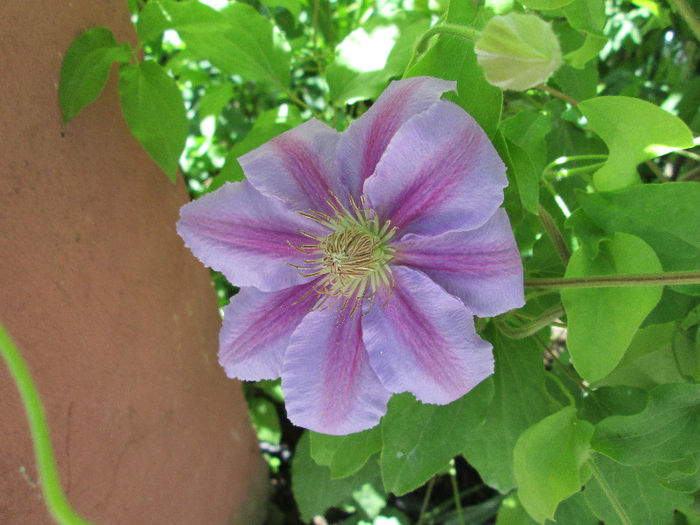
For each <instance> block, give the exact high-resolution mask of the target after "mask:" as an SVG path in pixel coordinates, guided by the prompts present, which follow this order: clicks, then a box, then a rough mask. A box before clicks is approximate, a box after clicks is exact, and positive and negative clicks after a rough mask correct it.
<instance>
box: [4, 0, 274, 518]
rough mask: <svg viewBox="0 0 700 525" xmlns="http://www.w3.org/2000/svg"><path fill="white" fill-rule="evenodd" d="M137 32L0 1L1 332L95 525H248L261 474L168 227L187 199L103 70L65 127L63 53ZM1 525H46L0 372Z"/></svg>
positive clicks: (51, 7)
mask: <svg viewBox="0 0 700 525" xmlns="http://www.w3.org/2000/svg"><path fill="white" fill-rule="evenodd" d="M95 25H102V26H106V27H109V28H111V29H113V30H114V31H115V34H116V36H117V39H118V40H121V41H123V40H125V39H131V40H132V41H133V39H134V37H135V35H134V32H133V28H132V27H131V23H130V22H129V13H128V10H127V2H126V1H125V0H116V1H114V2H95V1H94V0H73V1H72V2H41V1H39V0H28V1H25V2H3V3H2V6H1V7H0V48H1V49H2V50H3V52H2V53H1V54H0V98H1V100H3V101H4V102H3V110H2V113H1V114H0V137H2V151H3V153H2V155H0V236H1V240H0V294H1V295H0V297H1V299H0V320H1V321H2V323H3V324H4V325H5V327H6V328H7V329H8V331H9V332H10V334H11V335H12V337H13V338H14V340H15V342H16V343H17V344H18V346H19V348H20V350H21V351H22V354H23V355H24V357H25V359H26V361H27V362H28V365H29V368H30V371H31V372H32V374H33V376H34V379H35V381H36V384H37V386H38V389H39V393H40V395H41V397H42V399H43V401H44V405H45V408H46V412H47V415H48V420H49V425H50V428H51V435H52V442H53V445H54V450H55V453H56V459H57V463H58V467H59V471H60V475H61V481H62V484H63V487H64V490H65V492H66V493H67V496H68V499H69V500H70V501H71V503H72V505H73V506H74V508H75V509H76V510H77V511H78V512H79V513H80V514H82V515H83V516H84V517H85V518H86V519H89V520H91V521H92V522H94V523H96V524H120V523H124V524H160V523H163V524H179V523H182V524H200V523H201V524H207V525H209V524H229V523H243V524H253V523H259V522H261V521H262V517H263V512H264V508H265V504H266V495H267V469H266V467H265V465H264V462H263V461H262V459H261V457H260V454H259V452H258V447H257V442H256V440H255V437H254V435H253V432H252V431H251V427H250V422H249V419H248V413H247V409H246V405H245V401H244V399H243V396H242V394H241V388H240V384H239V383H238V382H235V381H231V380H229V379H226V377H225V376H224V373H223V371H222V370H221V368H220V367H219V365H218V363H217V360H216V351H217V333H218V330H219V325H220V321H219V319H218V314H217V305H216V298H215V295H214V290H213V288H212V286H211V284H210V282H209V276H208V273H207V271H206V270H205V269H204V268H202V267H201V265H200V264H199V262H197V261H196V260H195V259H194V258H193V257H192V255H191V254H190V253H189V251H187V250H186V249H185V248H184V246H183V243H182V241H181V240H180V238H179V237H178V236H177V235H176V233H175V221H176V220H177V217H178V209H179V207H180V206H181V205H182V204H183V203H184V202H185V201H186V200H187V195H186V191H185V188H184V185H183V184H182V183H178V185H177V186H173V185H172V184H171V183H170V182H169V181H168V180H167V177H166V176H165V175H164V174H163V173H161V172H160V171H159V169H158V168H157V167H156V165H155V164H154V163H153V162H152V161H151V160H150V158H149V157H148V156H147V155H146V153H145V152H144V151H143V150H142V148H141V146H140V145H139V144H138V143H137V142H136V141H135V140H134V139H133V138H132V137H131V135H130V134H129V132H128V130H127V128H126V125H125V124H124V121H123V119H122V116H121V112H120V109H119V104H118V95H117V86H116V71H113V72H112V73H113V74H112V76H111V78H110V81H109V83H108V85H107V87H106V89H105V91H104V93H103V95H102V96H101V97H100V98H99V99H98V100H97V101H96V102H95V103H93V104H92V105H90V106H88V107H87V108H86V109H85V110H84V111H83V113H81V114H80V115H79V116H78V117H77V118H76V119H75V120H74V121H72V122H71V123H70V124H69V125H67V126H64V125H63V124H62V121H61V116H60V111H59V107H58V98H57V83H58V78H59V71H60V66H61V59H62V54H63V52H65V50H66V49H67V48H68V46H69V45H70V43H71V42H72V40H73V39H74V38H75V37H76V36H78V35H79V34H80V33H81V32H82V31H83V30H84V29H86V28H87V27H91V26H95ZM0 421H1V423H0V451H1V452H0V523H2V524H3V525H13V524H22V525H27V524H29V525H42V524H45V523H51V519H50V517H49V515H48V513H47V512H46V510H45V508H44V505H43V501H42V496H41V491H40V488H39V487H38V485H37V484H36V467H35V461H34V455H33V451H32V447H31V442H30V438H29V431H28V426H27V423H26V419H25V415H24V413H23V410H22V408H21V405H20V402H19V396H18V394H17V392H16V390H15V387H14V384H13V383H12V382H11V380H10V377H9V375H8V373H7V369H6V367H5V366H4V364H0Z"/></svg>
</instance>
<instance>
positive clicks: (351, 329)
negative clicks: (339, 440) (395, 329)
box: [282, 301, 391, 435]
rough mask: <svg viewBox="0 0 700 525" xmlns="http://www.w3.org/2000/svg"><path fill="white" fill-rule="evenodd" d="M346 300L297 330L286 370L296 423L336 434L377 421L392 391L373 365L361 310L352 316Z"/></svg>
mask: <svg viewBox="0 0 700 525" xmlns="http://www.w3.org/2000/svg"><path fill="white" fill-rule="evenodd" d="M341 304H342V301H338V302H337V303H336V304H334V305H333V306H331V307H330V308H328V309H325V310H318V311H314V312H311V313H310V314H309V315H307V316H306V317H305V318H304V320H303V321H302V322H301V324H300V325H299V326H298V327H297V329H296V331H295V332H294V334H293V335H292V339H291V341H290V344H289V347H288V348H287V352H286V354H285V359H284V366H283V369H282V390H283V391H284V395H285V402H286V407H287V415H288V416H289V419H290V420H291V421H292V423H294V424H295V425H298V426H301V427H304V428H309V429H311V430H314V431H316V432H321V433H324V434H335V435H342V434H351V433H354V432H360V431H361V430H365V429H367V428H371V427H373V426H375V425H377V423H379V420H380V419H381V417H382V416H383V415H384V413H385V412H386V404H387V402H388V400H389V397H390V396H391V394H390V393H389V392H388V391H387V390H386V389H385V388H384V387H383V386H382V384H381V383H380V382H379V379H377V375H376V374H375V373H374V371H373V370H372V367H371V366H370V364H369V359H368V357H367V351H366V350H365V346H364V344H363V342H362V329H361V326H360V315H359V312H357V313H355V315H353V316H352V317H349V316H348V313H349V310H348V309H346V310H344V311H341V310H340V305H341Z"/></svg>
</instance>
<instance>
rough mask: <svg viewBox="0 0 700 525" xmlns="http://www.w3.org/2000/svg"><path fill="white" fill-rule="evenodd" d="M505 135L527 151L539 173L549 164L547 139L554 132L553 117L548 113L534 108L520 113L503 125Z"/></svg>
mask: <svg viewBox="0 0 700 525" xmlns="http://www.w3.org/2000/svg"><path fill="white" fill-rule="evenodd" d="M501 125H502V128H501V129H503V133H504V134H505V136H506V137H507V138H508V139H509V140H510V141H511V142H514V143H516V144H517V145H518V146H520V147H521V148H523V149H524V150H525V153H526V154H527V156H528V157H530V159H531V160H532V165H533V166H534V167H535V169H536V170H537V172H538V174H537V175H538V176H537V179H538V181H539V173H540V172H541V171H542V169H543V168H544V166H545V164H546V163H547V142H546V141H545V137H546V136H547V134H548V133H549V132H550V131H552V121H551V115H550V114H549V113H548V112H547V111H538V110H536V109H533V108H529V109H524V110H522V111H519V112H518V113H516V114H515V115H514V116H512V117H510V118H508V119H506V120H504V121H503V123H502V124H501Z"/></svg>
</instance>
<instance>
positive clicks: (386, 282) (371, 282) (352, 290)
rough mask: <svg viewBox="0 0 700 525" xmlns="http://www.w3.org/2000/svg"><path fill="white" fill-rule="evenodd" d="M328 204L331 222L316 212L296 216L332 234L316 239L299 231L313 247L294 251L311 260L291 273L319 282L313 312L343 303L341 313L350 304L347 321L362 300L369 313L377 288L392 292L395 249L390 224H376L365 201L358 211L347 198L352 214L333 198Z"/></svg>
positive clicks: (306, 245)
mask: <svg viewBox="0 0 700 525" xmlns="http://www.w3.org/2000/svg"><path fill="white" fill-rule="evenodd" d="M327 202H328V204H329V205H330V207H331V209H332V210H333V212H334V215H333V216H331V215H327V214H325V213H322V212H318V211H313V212H309V213H307V212H300V213H301V215H303V216H304V217H307V218H309V219H311V220H313V221H314V222H317V223H319V224H322V225H323V226H326V227H327V228H329V229H330V230H331V231H332V233H331V234H330V235H328V236H327V237H318V236H316V235H312V234H310V233H308V232H305V231H302V232H301V233H302V234H303V235H305V236H306V237H309V238H310V239H311V240H312V241H313V242H310V243H309V244H304V245H302V246H294V245H292V246H294V248H295V249H297V250H299V251H300V252H302V253H304V254H306V255H309V256H310V257H309V258H308V259H306V260H305V261H304V265H302V266H296V265H294V267H295V268H296V269H297V271H298V272H299V275H302V276H304V277H319V276H322V277H321V279H320V280H319V282H318V284H317V285H316V286H314V289H313V291H315V292H316V294H318V298H317V301H316V304H315V305H314V309H320V308H328V307H330V306H331V305H332V304H334V303H335V301H337V300H338V299H342V300H343V306H342V308H341V310H344V309H345V308H347V307H348V305H350V304H352V308H351V311H350V315H352V314H353V313H355V311H356V310H357V307H358V305H359V304H360V303H361V302H362V301H363V300H369V301H370V310H371V308H372V305H373V304H374V296H375V295H376V293H377V290H378V289H379V287H380V286H387V287H388V288H389V295H390V294H391V290H393V288H394V278H393V275H392V273H391V267H390V266H389V262H390V261H391V259H392V258H393V256H394V248H393V247H392V246H390V245H389V241H390V240H391V238H392V237H393V236H394V233H395V231H396V229H395V228H390V226H391V225H390V221H385V222H384V223H383V224H380V221H379V219H378V218H377V214H376V213H375V212H374V210H371V209H369V208H366V207H365V201H364V198H362V200H361V206H357V204H356V203H355V201H354V200H353V199H352V197H351V198H350V208H351V209H348V208H347V207H346V206H345V205H343V204H342V203H341V202H340V200H339V199H338V198H337V197H336V196H333V200H330V199H329V200H328V201H327ZM388 300H389V299H388V298H387V301H388ZM329 301H330V302H329ZM368 313H369V311H368Z"/></svg>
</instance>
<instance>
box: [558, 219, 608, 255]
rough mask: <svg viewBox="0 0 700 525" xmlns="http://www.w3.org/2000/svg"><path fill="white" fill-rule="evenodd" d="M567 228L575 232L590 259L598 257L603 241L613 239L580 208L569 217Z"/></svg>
mask: <svg viewBox="0 0 700 525" xmlns="http://www.w3.org/2000/svg"><path fill="white" fill-rule="evenodd" d="M566 227H567V228H570V229H572V230H573V231H574V235H575V236H576V237H577V238H578V240H579V241H580V243H581V246H583V249H584V251H585V252H586V256H587V257H588V258H589V259H595V258H596V257H598V250H599V249H600V243H601V241H603V240H604V239H608V240H610V238H611V236H610V235H608V234H607V233H606V232H605V230H602V229H601V228H600V227H599V226H598V225H597V224H596V223H595V222H593V221H592V220H591V218H590V217H588V215H586V213H585V212H584V211H583V210H582V209H580V208H579V209H578V210H575V211H574V212H573V213H572V214H571V215H570V216H569V217H567V219H566Z"/></svg>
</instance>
